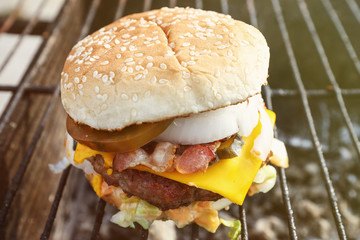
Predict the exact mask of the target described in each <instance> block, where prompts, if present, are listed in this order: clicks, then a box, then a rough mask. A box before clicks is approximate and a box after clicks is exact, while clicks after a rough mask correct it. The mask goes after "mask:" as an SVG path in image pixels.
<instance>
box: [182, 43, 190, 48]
mask: <svg viewBox="0 0 360 240" xmlns="http://www.w3.org/2000/svg"><path fill="white" fill-rule="evenodd" d="M182 45H183V47H188V46H190V43H189V42H185V43H183V44H182Z"/></svg>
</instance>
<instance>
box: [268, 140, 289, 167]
mask: <svg viewBox="0 0 360 240" xmlns="http://www.w3.org/2000/svg"><path fill="white" fill-rule="evenodd" d="M271 152H272V153H273V154H272V156H271V157H270V162H271V163H272V164H275V165H276V166H278V167H283V168H288V167H289V157H288V155H287V151H286V147H285V144H284V143H283V142H282V141H280V140H279V139H276V138H274V139H273V142H272V145H271Z"/></svg>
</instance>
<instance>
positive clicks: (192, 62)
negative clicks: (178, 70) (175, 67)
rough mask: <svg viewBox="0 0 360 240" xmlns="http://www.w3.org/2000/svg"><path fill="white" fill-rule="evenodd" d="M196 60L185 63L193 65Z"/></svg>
mask: <svg viewBox="0 0 360 240" xmlns="http://www.w3.org/2000/svg"><path fill="white" fill-rule="evenodd" d="M195 63H196V62H195V61H188V62H187V64H188V65H194V64H195Z"/></svg>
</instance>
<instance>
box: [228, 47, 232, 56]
mask: <svg viewBox="0 0 360 240" xmlns="http://www.w3.org/2000/svg"><path fill="white" fill-rule="evenodd" d="M227 55H228V56H229V57H231V56H232V55H233V52H232V51H231V49H230V50H229V51H228V52H227Z"/></svg>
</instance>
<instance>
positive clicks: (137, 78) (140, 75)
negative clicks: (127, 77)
mask: <svg viewBox="0 0 360 240" xmlns="http://www.w3.org/2000/svg"><path fill="white" fill-rule="evenodd" d="M141 77H142V74H138V75H136V76H135V78H134V79H135V80H139V79H140V78H141Z"/></svg>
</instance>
